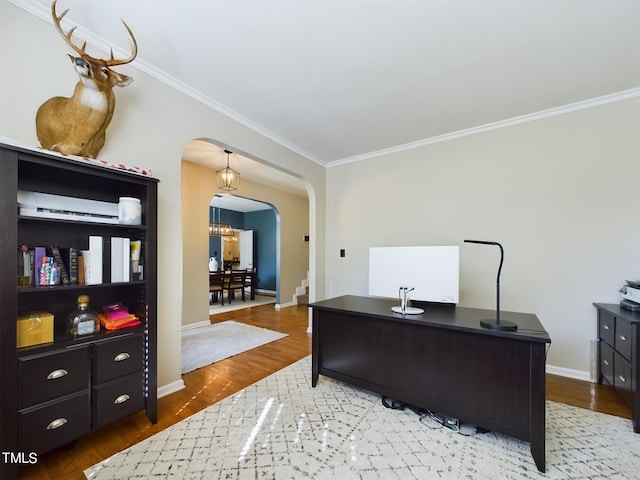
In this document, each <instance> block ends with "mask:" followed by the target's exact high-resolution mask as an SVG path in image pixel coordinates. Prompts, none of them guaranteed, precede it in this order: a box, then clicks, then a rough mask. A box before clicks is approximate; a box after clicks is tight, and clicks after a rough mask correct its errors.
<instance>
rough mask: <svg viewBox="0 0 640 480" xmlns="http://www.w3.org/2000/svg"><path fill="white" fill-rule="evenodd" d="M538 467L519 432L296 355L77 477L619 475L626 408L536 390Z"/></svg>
mask: <svg viewBox="0 0 640 480" xmlns="http://www.w3.org/2000/svg"><path fill="white" fill-rule="evenodd" d="M546 414H547V434H546V443H547V445H546V451H547V464H546V467H547V473H546V474H542V473H540V472H538V470H537V469H536V466H535V464H534V462H533V459H532V457H531V453H530V450H529V444H528V443H525V442H522V441H519V440H515V439H512V438H509V437H506V436H503V435H499V434H495V433H492V432H488V433H476V432H475V428H472V427H468V428H467V427H465V426H463V427H462V429H461V432H460V433H456V432H454V431H452V430H450V429H449V428H445V427H442V426H441V425H440V424H439V423H438V422H436V421H435V420H433V419H432V418H431V417H428V416H427V417H424V418H421V417H420V416H419V415H417V414H416V413H414V412H412V411H410V410H391V409H388V408H385V407H384V406H383V405H382V403H381V399H380V397H379V396H378V395H375V394H372V393H370V392H367V391H364V390H360V389H357V388H355V387H351V386H349V385H346V384H344V383H341V382H339V381H336V380H332V379H329V378H327V377H323V376H321V377H320V380H319V381H318V386H317V387H316V388H312V387H311V360H310V357H307V358H305V359H303V360H301V361H299V362H297V363H295V364H293V365H291V366H289V367H287V368H285V369H284V370H281V371H279V372H277V373H275V374H273V375H271V376H269V377H267V378H265V379H263V380H261V381H259V382H257V383H255V384H254V385H251V386H250V387H247V388H246V389H244V390H242V391H240V392H238V393H237V394H235V395H233V396H232V397H228V398H226V399H224V400H222V401H221V402H219V403H217V404H215V405H211V406H210V407H208V408H206V409H205V410H203V411H201V412H199V413H197V414H195V415H193V416H192V417H189V418H188V419H185V420H183V421H181V422H179V423H177V424H175V425H174V426H172V427H170V428H168V429H166V430H164V431H162V432H160V433H158V434H156V435H154V436H153V437H150V438H148V439H146V440H144V441H142V442H140V443H138V444H136V445H134V446H132V447H130V448H128V449H126V450H124V451H123V452H120V453H118V454H116V455H114V456H113V457H111V458H108V459H107V460H105V461H103V462H101V463H99V464H96V465H94V466H93V467H91V468H89V469H87V470H86V471H85V475H86V476H87V478H89V479H136V478H139V479H142V478H144V479H161V478H162V479H165V478H167V479H169V478H170V479H183V478H188V479H301V478H308V479H332V480H333V479H341V480H342V479H362V480H368V479H385V480H386V479H398V480H407V479H419V480H424V479H473V480H478V479H491V480H498V479H500V480H502V479H518V480H520V479H620V480H622V479H630V478H638V475H639V473H638V472H640V435H638V434H635V433H633V429H632V424H631V421H630V420H625V419H622V418H618V417H613V416H610V415H604V414H600V413H596V412H592V411H589V410H584V409H579V408H575V407H570V406H567V405H563V404H559V403H555V402H547V410H546Z"/></svg>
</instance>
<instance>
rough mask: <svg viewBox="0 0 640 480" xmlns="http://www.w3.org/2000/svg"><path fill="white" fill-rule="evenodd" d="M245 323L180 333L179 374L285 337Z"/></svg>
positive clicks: (205, 327) (223, 323) (212, 326)
mask: <svg viewBox="0 0 640 480" xmlns="http://www.w3.org/2000/svg"><path fill="white" fill-rule="evenodd" d="M286 336H287V334H285V333H280V332H274V331H273V330H268V329H266V328H260V327H254V326H252V325H247V324H244V323H239V322H234V321H233V320H230V321H227V322H220V323H214V324H212V325H206V326H204V327H199V328H192V329H190V330H185V331H184V332H182V374H183V375H184V374H185V373H188V372H191V371H193V370H196V369H197V368H201V367H204V366H206V365H211V364H212V363H215V362H219V361H220V360H224V359H225V358H228V357H232V356H234V355H238V354H239V353H242V352H246V351H247V350H251V349H252V348H256V347H259V346H261V345H264V344H266V343H270V342H273V341H275V340H279V339H281V338H284V337H286Z"/></svg>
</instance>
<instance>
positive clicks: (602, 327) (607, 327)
mask: <svg viewBox="0 0 640 480" xmlns="http://www.w3.org/2000/svg"><path fill="white" fill-rule="evenodd" d="M615 324H616V317H614V316H613V315H612V314H610V313H609V312H605V311H603V310H599V312H598V336H599V337H600V339H602V340H604V341H605V342H607V343H608V344H609V345H611V346H612V347H613V346H614V337H615Z"/></svg>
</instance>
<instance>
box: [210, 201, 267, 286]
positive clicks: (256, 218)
mask: <svg viewBox="0 0 640 480" xmlns="http://www.w3.org/2000/svg"><path fill="white" fill-rule="evenodd" d="M216 220H217V219H216ZM209 221H211V222H213V221H214V218H213V208H209ZM220 221H221V222H222V223H228V224H230V225H231V226H232V227H233V228H234V229H237V230H253V231H254V236H253V264H254V266H255V267H256V271H257V272H258V285H257V288H259V289H262V290H271V291H274V292H275V291H276V289H277V283H276V276H277V273H276V272H277V268H278V266H277V263H276V260H277V253H278V245H277V234H278V231H277V221H276V213H275V211H274V210H273V209H270V210H259V211H257V212H247V213H242V212H236V211H232V210H225V209H220ZM220 252H221V238H220V237H209V257H213V256H214V253H215V257H216V259H217V260H218V264H220V261H221V256H220ZM208 260H209V259H207V261H208Z"/></svg>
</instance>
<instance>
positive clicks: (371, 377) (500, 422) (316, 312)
mask: <svg viewBox="0 0 640 480" xmlns="http://www.w3.org/2000/svg"><path fill="white" fill-rule="evenodd" d="M397 303H398V301H397V300H392V299H380V298H371V297H358V296H351V295H347V296H343V297H338V298H333V299H330V300H325V301H322V302H317V303H314V304H312V305H311V307H312V308H313V340H312V345H313V350H312V385H313V386H314V387H315V386H316V385H317V382H318V378H319V375H320V374H322V375H326V376H329V377H333V378H336V379H338V380H342V381H344V382H347V383H350V384H352V385H355V386H358V387H361V388H365V389H367V390H370V391H372V392H376V393H379V394H381V395H384V396H386V397H389V398H392V399H394V400H398V401H401V402H404V403H407V404H410V405H414V406H416V407H419V408H423V409H426V410H431V411H435V412H438V413H441V414H444V415H447V416H450V417H453V418H457V419H458V420H460V422H462V423H466V424H469V425H475V426H478V427H482V428H486V429H488V430H492V431H495V432H500V433H503V434H506V435H509V436H511V437H515V438H518V439H520V440H524V441H528V442H530V444H531V454H532V455H533V459H534V461H535V463H536V466H537V467H538V470H540V471H541V472H544V471H545V363H546V345H547V344H549V343H551V339H550V338H549V335H548V333H547V332H546V331H545V329H544V327H543V326H542V324H541V323H540V321H539V320H538V318H537V317H536V316H535V315H532V314H525V313H514V312H501V319H505V320H509V321H512V322H516V323H517V324H518V331H516V332H500V331H493V330H487V329H485V328H482V327H480V320H481V319H484V318H492V317H493V316H494V315H495V312H494V311H492V310H481V309H475V308H464V307H457V306H451V305H442V304H434V305H431V304H429V305H427V306H426V307H425V312H424V313H423V314H422V315H411V316H410V315H406V316H404V317H403V316H402V315H400V314H396V313H393V312H392V311H391V307H392V306H393V305H396V304H397Z"/></svg>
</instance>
